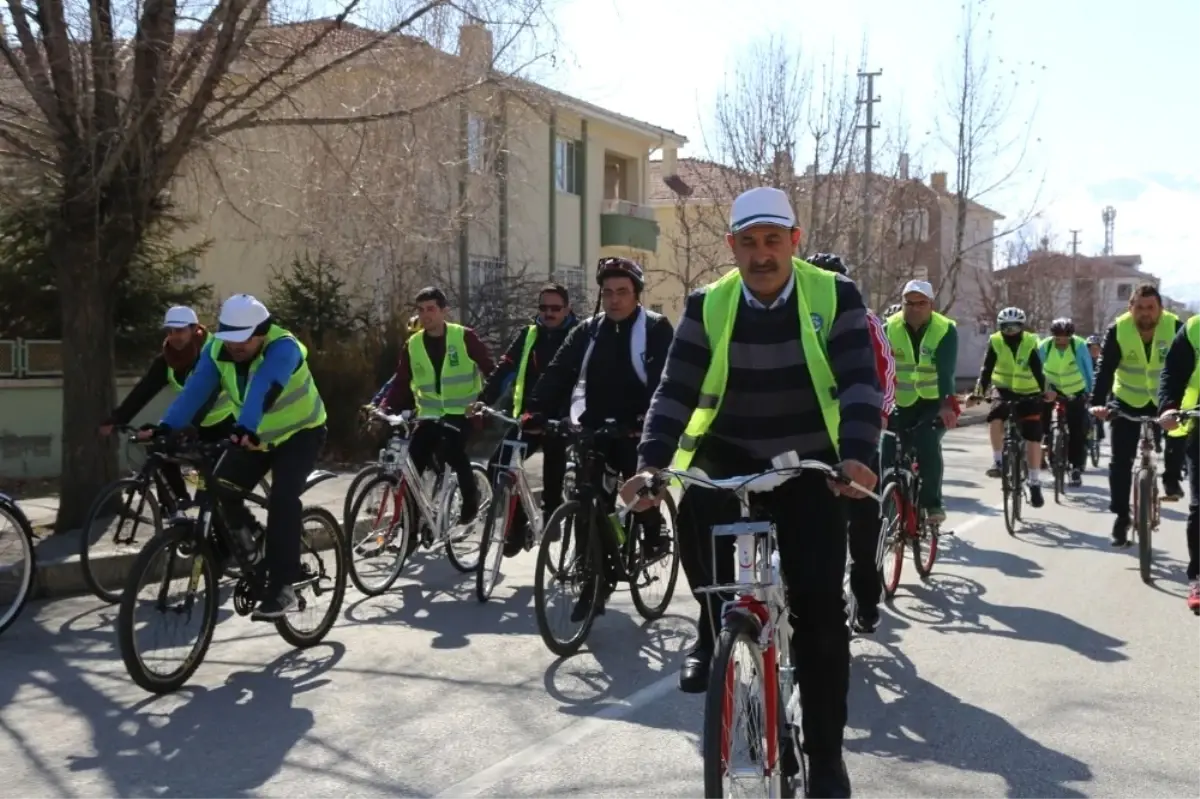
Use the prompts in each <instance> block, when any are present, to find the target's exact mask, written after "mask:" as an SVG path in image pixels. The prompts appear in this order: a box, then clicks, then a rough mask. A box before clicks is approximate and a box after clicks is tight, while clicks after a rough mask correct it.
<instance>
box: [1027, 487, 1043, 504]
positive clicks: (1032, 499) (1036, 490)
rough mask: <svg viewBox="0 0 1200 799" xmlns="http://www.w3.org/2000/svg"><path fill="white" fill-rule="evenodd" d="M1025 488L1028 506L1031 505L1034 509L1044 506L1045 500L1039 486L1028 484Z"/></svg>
mask: <svg viewBox="0 0 1200 799" xmlns="http://www.w3.org/2000/svg"><path fill="white" fill-rule="evenodd" d="M1027 488H1028V489H1029V504H1030V505H1032V506H1033V507H1035V508H1040V507H1042V506H1043V505H1045V504H1046V498H1045V497H1043V496H1042V486H1041V484H1037V485H1034V484H1033V483H1030V484H1029V485H1028V486H1027Z"/></svg>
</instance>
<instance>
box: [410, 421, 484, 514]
mask: <svg viewBox="0 0 1200 799" xmlns="http://www.w3.org/2000/svg"><path fill="white" fill-rule="evenodd" d="M443 422H444V423H443V424H435V423H432V422H422V423H421V424H419V425H417V429H416V430H414V431H413V434H412V438H410V439H409V442H408V456H409V457H410V458H412V462H413V465H414V466H416V467H417V471H418V472H424V471H426V470H427V469H429V468H430V467H431V466H432V465H433V455H434V453H435V452H436V453H437V454H438V455H439V456H440V457H441V459H442V460H443V461H444V462H445V463H446V464H447V465H448V466H449V467H450V468H451V469H453V470H454V474H455V476H456V477H458V487H459V490H460V491H461V492H462V494H463V498H464V499H466V498H468V497H474V499H475V501H478V500H479V496H478V493H477V488H478V487H477V486H476V485H475V475H474V474H473V473H472V471H471V459H470V458H468V457H467V438H468V431H467V425H468V424H470V422H469V421H468V420H467V418H466V417H465V416H447V417H444V419H443Z"/></svg>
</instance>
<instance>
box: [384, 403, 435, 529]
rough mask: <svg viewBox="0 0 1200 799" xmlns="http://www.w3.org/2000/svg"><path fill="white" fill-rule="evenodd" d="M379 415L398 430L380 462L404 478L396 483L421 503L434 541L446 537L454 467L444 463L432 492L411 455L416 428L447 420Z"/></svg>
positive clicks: (400, 494)
mask: <svg viewBox="0 0 1200 799" xmlns="http://www.w3.org/2000/svg"><path fill="white" fill-rule="evenodd" d="M375 415H376V416H378V417H379V418H381V419H383V420H384V421H385V422H387V423H388V424H390V425H391V426H392V427H393V428H394V430H393V434H392V436H391V438H389V439H388V443H387V446H386V447H384V448H383V450H381V451H380V453H379V465H380V467H381V468H382V469H383V470H384V472H385V473H386V474H390V475H395V476H399V478H400V480H399V482H398V483H397V486H396V493H397V496H398V497H403V496H404V493H405V492H406V491H407V492H409V493H410V495H411V496H412V498H413V500H414V501H415V502H416V503H417V510H418V511H420V514H421V519H422V520H423V521H424V522H425V523H426V524H428V525H429V528H430V530H431V531H432V532H433V537H434V540H436V541H441V540H444V539H445V538H446V536H447V534H448V533H449V531H450V526H449V525H447V524H446V519H447V516H448V511H449V501H450V497H451V494H450V491H449V487H450V485H451V479H452V477H453V474H454V470H453V469H451V468H450V465H449V464H443V465H442V471H441V473H440V474H438V475H437V476H436V477H435V478H434V490H433V491H432V492H430V491H429V490H428V489H427V488H426V486H425V482H424V481H423V480H422V479H421V474H420V472H418V470H417V466H416V464H414V463H413V461H412V457H411V456H410V454H409V441H410V439H411V437H412V431H413V429H414V428H415V427H416V425H417V424H418V423H420V422H433V423H437V424H442V425H445V424H446V422H445V421H444V420H443V419H442V418H441V417H440V416H427V417H414V418H411V419H410V418H404V417H401V416H389V415H388V414H385V413H382V412H381V411H376V412H375Z"/></svg>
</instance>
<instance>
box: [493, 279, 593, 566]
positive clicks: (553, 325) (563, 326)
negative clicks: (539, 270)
mask: <svg viewBox="0 0 1200 799" xmlns="http://www.w3.org/2000/svg"><path fill="white" fill-rule="evenodd" d="M577 323H578V319H576V317H575V314H574V313H573V312H572V311H571V298H570V295H569V294H568V293H567V287H566V286H564V285H562V284H561V283H547V284H546V285H544V286H542V289H541V291H540V292H539V293H538V312H537V316H536V317H535V318H534V320H533V323H532V324H530V325H527V326H526V327H523V328H521V331H520V332H519V333H517V335H516V336H515V337H514V338H513V340H512V343H511V344H509V345H508V349H507V350H506V351H505V353H504V355H503V356H502V357H501V358H500V361H499V363H497V364H496V368H495V370H494V371H493V372H492V373H491V375H490V376H489V377H488V379H487V383H485V384H484V386H483V392H482V393H481V394H480V395H479V403H480V405H489V406H493V405H495V404H496V403H497V402H500V398H501V397H502V396H503V395H504V394H505V393H506V392H507V391H508V388H509V387H510V386H511V388H512V415H513V416H515V417H517V418H520V417H521V414H522V413H524V412H525V411H526V409H527V408H528V405H529V399H530V398H531V397H532V396H533V387H534V386H536V385H537V382H538V380H539V379H540V378H541V376H542V373H543V372H544V371H545V370H546V367H547V366H549V365H550V362H551V361H552V360H554V355H555V353H557V352H558V348H559V347H560V346H562V343H563V341H565V340H566V338H567V334H568V333H570V332H571V330H573V329H574V328H575V325H576V324H577ZM561 415H562V416H566V409H565V408H564V409H563V413H562V414H561ZM509 432H510V433H515V431H509ZM524 441H525V442H526V443H527V444H528V445H529V449H528V450H526V457H528V456H529V455H532V454H533V453H534V452H537V451H538V450H539V449H540V450H541V451H542V508H543V510H544V511H545V514H546V515H545V518H547V519H548V518H550V514H551V513H552V512H553V511H554V509H555V508H557V507H558V506H559V505H560V504H561V503H562V492H563V478H564V477H565V475H566V470H567V448H566V441H565V440H564V439H563V438H562V437H561V436H543V435H540V434H538V433H535V432H532V431H526V433H525V435H524ZM499 456H500V449H499V448H498V449H497V450H496V454H495V455H494V456H493V457H492V461H491V462H490V463H489V469H490V468H491V467H492V466H494V465H495V464H496V462H497V459H498V458H499ZM516 514H517V515H516V518H514V519H513V523H512V525H510V527H509V529H510V531H511V532H510V534H509V537H508V540H507V541H505V542H504V554H505V556H507V557H511V556H513V555H516V554H517V553H518V552H521V551H522V550H523V549H524V544H525V541H526V535H525V533H526V530H527V527H526V524H525V522H526V519H525V508H524V506H522V505H521V504H520V503H517V511H516Z"/></svg>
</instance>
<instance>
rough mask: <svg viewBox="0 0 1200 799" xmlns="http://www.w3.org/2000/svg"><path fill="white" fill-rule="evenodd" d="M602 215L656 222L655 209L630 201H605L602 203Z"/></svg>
mask: <svg viewBox="0 0 1200 799" xmlns="http://www.w3.org/2000/svg"><path fill="white" fill-rule="evenodd" d="M600 213H602V214H619V215H621V216H632V217H636V218H637V219H647V220H649V221H651V222H653V221H654V209H653V208H650V207H649V206H646V205H638V204H637V203H632V202H630V201H629V200H604V201H603V202H601V203H600Z"/></svg>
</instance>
